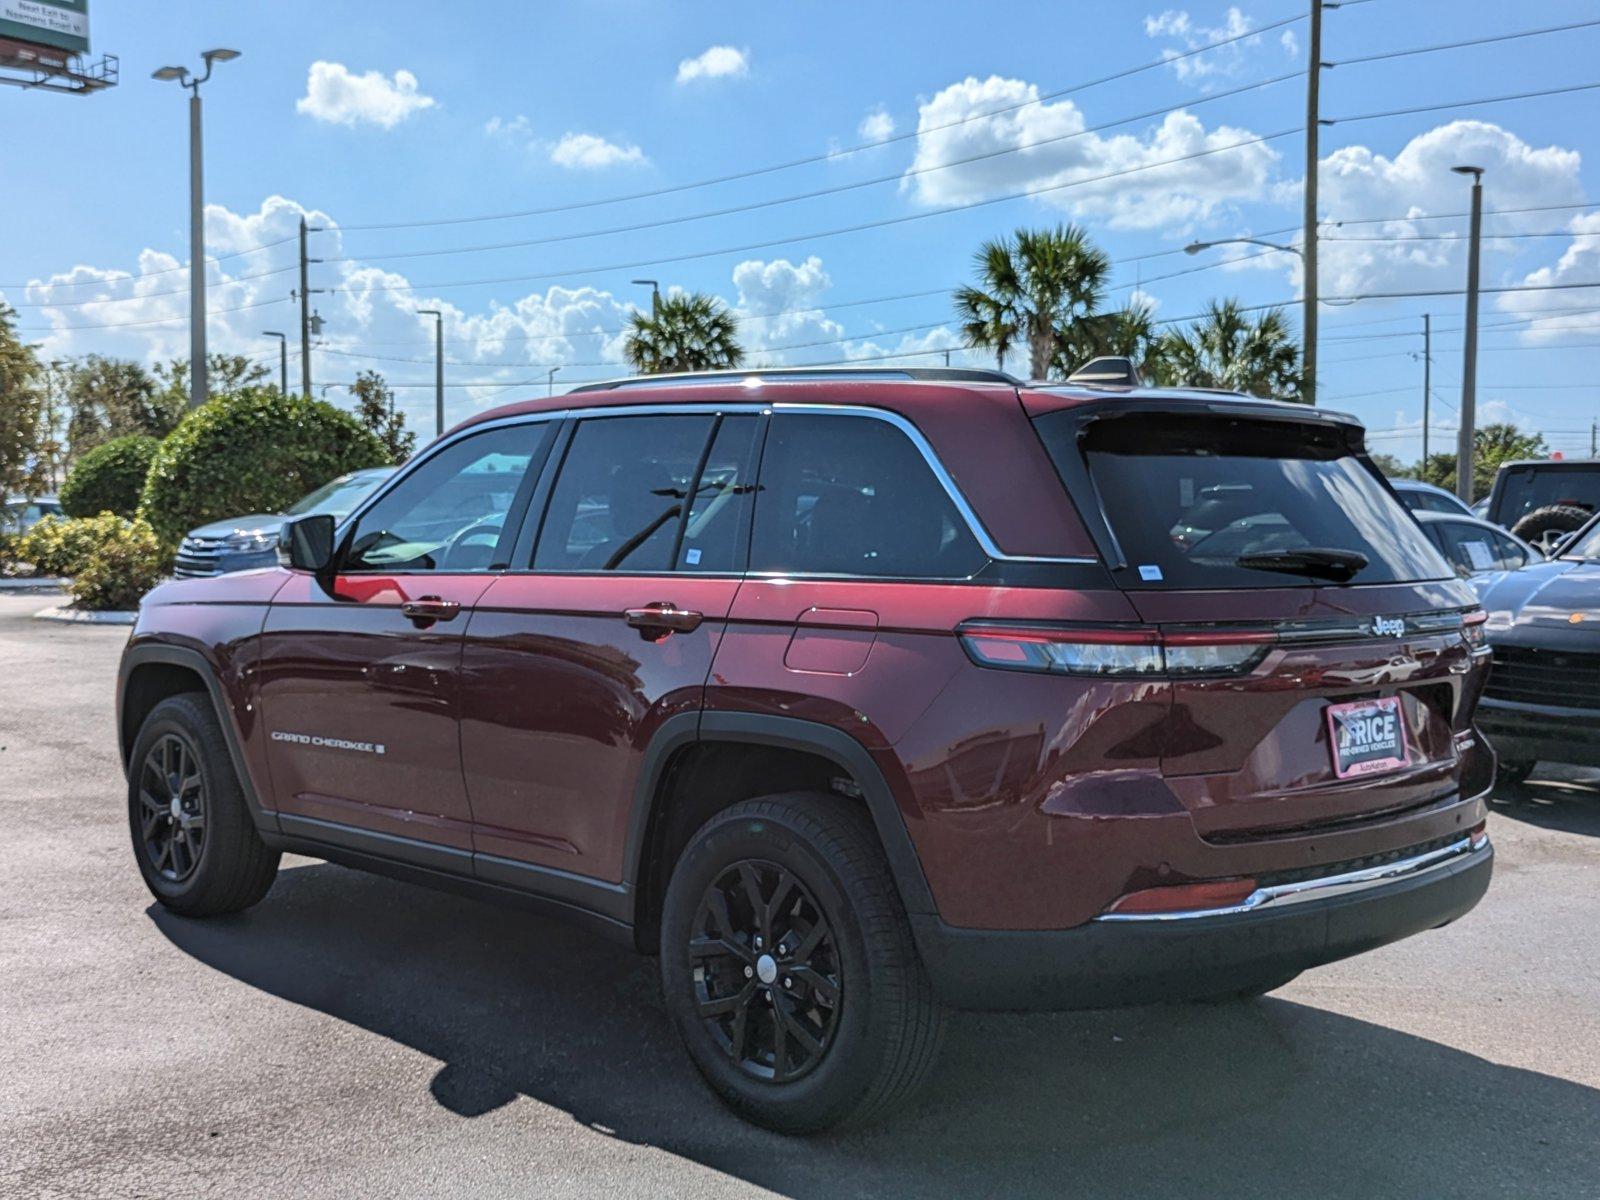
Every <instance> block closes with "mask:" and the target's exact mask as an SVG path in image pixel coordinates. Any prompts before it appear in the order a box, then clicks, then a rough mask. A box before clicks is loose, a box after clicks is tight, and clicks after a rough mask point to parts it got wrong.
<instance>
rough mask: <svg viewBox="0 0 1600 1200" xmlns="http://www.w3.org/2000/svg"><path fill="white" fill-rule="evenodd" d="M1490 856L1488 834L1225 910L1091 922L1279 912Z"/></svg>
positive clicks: (1285, 886) (1284, 888)
mask: <svg viewBox="0 0 1600 1200" xmlns="http://www.w3.org/2000/svg"><path fill="white" fill-rule="evenodd" d="M1488 853H1489V837H1488V835H1487V834H1484V835H1481V836H1480V837H1477V838H1473V837H1472V836H1470V835H1468V836H1466V837H1463V838H1461V839H1460V840H1459V841H1455V842H1451V843H1450V844H1449V845H1448V846H1441V847H1439V849H1437V850H1430V851H1428V853H1426V854H1418V855H1416V856H1414V857H1412V858H1402V859H1400V860H1399V861H1398V862H1392V863H1384V864H1383V865H1382V866H1377V867H1366V868H1363V869H1362V870H1359V871H1346V872H1345V873H1344V874H1342V875H1324V876H1322V877H1321V878H1319V879H1302V880H1300V881H1299V882H1297V883H1277V884H1271V885H1269V886H1267V887H1258V888H1257V889H1256V890H1255V891H1253V892H1251V893H1250V894H1249V895H1248V896H1246V897H1245V898H1244V899H1243V900H1241V901H1240V902H1239V903H1238V904H1234V905H1230V906H1228V907H1227V908H1196V909H1182V910H1179V911H1177V912H1157V913H1115V912H1109V913H1101V914H1100V915H1099V916H1098V917H1095V918H1094V919H1095V920H1096V921H1102V922H1105V923H1107V924H1113V923H1116V924H1121V923H1125V922H1130V921H1141V922H1148V921H1192V920H1195V919H1197V918H1200V917H1232V916H1240V915H1242V914H1245V913H1252V912H1260V911H1262V910H1263V909H1282V908H1287V907H1289V906H1291V905H1295V904H1308V903H1310V902H1312V901H1314V900H1328V899H1332V898H1333V897H1335V896H1348V895H1351V894H1354V893H1359V892H1366V891H1371V890H1372V889H1374V888H1380V887H1385V886H1387V885H1389V884H1393V883H1401V882H1406V881H1409V880H1413V879H1416V878H1418V877H1419V876H1423V875H1427V874H1429V873H1430V872H1433V871H1437V870H1440V869H1442V868H1444V867H1446V866H1452V865H1454V864H1456V863H1457V862H1460V861H1463V860H1468V859H1472V858H1475V857H1478V856H1482V855H1486V854H1488Z"/></svg>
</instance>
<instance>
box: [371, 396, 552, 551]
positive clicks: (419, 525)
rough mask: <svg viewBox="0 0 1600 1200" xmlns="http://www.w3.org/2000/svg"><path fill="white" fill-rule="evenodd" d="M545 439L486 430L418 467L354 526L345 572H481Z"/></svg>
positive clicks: (528, 432) (529, 430) (538, 430)
mask: <svg viewBox="0 0 1600 1200" xmlns="http://www.w3.org/2000/svg"><path fill="white" fill-rule="evenodd" d="M543 433H544V428H543V426H541V425H538V424H523V425H512V426H508V427H506V428H503V429H492V430H486V431H484V432H483V433H478V434H473V435H472V436H470V437H465V438H462V439H461V440H460V441H458V442H455V443H453V444H452V445H450V446H447V447H446V448H445V449H443V450H441V451H439V452H438V453H437V454H434V455H433V456H432V457H430V458H428V459H426V460H425V461H424V462H422V463H420V464H419V465H418V466H417V467H416V469H415V470H413V471H411V472H410V473H409V474H408V475H407V476H406V477H405V478H404V479H402V480H401V481H400V482H399V483H398V484H396V485H395V486H394V488H393V489H392V490H391V491H389V492H388V493H387V494H386V495H384V496H382V497H381V498H380V499H379V500H378V501H377V503H375V504H374V505H373V506H372V507H371V508H370V509H368V510H367V511H366V512H364V513H362V514H361V517H360V519H359V520H358V522H357V524H356V528H355V530H354V531H353V533H352V535H351V537H350V542H349V547H350V548H349V550H348V551H347V553H346V555H345V560H344V563H343V565H342V567H341V569H342V570H345V571H388V572H407V573H410V572H415V571H481V570H484V569H486V568H487V567H489V566H490V564H491V563H492V562H493V561H494V559H495V549H496V547H497V546H498V545H499V542H500V536H501V532H502V530H503V528H504V525H505V522H506V515H507V513H508V512H509V510H510V508H511V503H512V501H513V500H514V499H515V497H516V494H517V488H518V487H519V486H520V485H521V484H522V481H523V479H524V477H525V476H526V475H527V471H528V463H529V462H530V461H531V460H532V458H533V453H534V450H535V448H536V447H537V446H538V444H539V440H540V438H541V436H542V435H543Z"/></svg>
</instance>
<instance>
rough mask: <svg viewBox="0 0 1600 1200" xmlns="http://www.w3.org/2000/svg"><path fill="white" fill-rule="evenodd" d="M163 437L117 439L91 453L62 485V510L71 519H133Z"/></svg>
mask: <svg viewBox="0 0 1600 1200" xmlns="http://www.w3.org/2000/svg"><path fill="white" fill-rule="evenodd" d="M160 445H161V439H160V438H153V437H148V436H146V435H144V434H132V435H130V436H128V437H120V438H113V439H112V440H111V441H109V442H103V443H102V444H100V445H98V446H96V447H95V448H94V449H93V450H90V451H89V452H88V453H86V454H85V455H84V456H83V457H82V458H80V459H79V460H78V461H77V463H76V464H75V465H74V466H73V468H72V472H71V474H69V475H68V476H67V481H66V482H65V483H64V484H62V485H61V507H62V508H63V509H65V510H66V513H67V516H69V517H92V516H94V515H95V514H96V513H103V512H112V513H116V514H117V516H119V517H131V516H133V514H134V512H135V511H136V510H137V509H138V507H139V496H140V494H141V493H143V491H144V477H145V476H146V475H148V474H149V473H150V460H151V459H153V458H155V456H156V448H157V447H158V446H160Z"/></svg>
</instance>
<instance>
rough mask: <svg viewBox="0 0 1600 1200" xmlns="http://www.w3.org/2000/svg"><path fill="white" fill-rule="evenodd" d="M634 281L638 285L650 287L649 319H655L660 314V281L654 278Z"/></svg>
mask: <svg viewBox="0 0 1600 1200" xmlns="http://www.w3.org/2000/svg"><path fill="white" fill-rule="evenodd" d="M633 282H634V283H636V284H638V285H639V286H640V287H648V288H649V289H650V319H651V320H655V319H656V318H658V317H660V316H661V283H660V281H659V280H655V279H635V280H633Z"/></svg>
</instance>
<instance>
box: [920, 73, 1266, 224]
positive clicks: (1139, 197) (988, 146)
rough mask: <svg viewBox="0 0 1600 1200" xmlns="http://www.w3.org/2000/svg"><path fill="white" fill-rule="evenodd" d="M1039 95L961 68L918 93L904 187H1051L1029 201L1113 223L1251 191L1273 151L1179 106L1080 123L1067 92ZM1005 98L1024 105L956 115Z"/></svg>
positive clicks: (1175, 213) (929, 192)
mask: <svg viewBox="0 0 1600 1200" xmlns="http://www.w3.org/2000/svg"><path fill="white" fill-rule="evenodd" d="M1038 96H1039V89H1038V88H1037V87H1036V86H1034V85H1033V84H1031V83H1026V82H1024V81H1022V80H1020V79H1005V78H1002V77H1000V76H997V75H991V76H990V77H989V78H988V79H984V80H979V79H976V78H973V77H970V76H969V77H968V78H966V79H964V80H962V81H961V82H960V83H954V84H951V85H950V86H949V87H947V88H945V89H944V90H943V91H941V92H939V93H937V94H936V95H935V96H933V98H932V99H930V100H928V101H926V102H925V103H924V104H923V105H922V106H921V107H920V109H919V110H918V118H917V128H918V131H919V132H918V136H917V152H916V157H915V159H914V161H913V163H912V170H911V171H910V172H908V173H907V176H906V184H907V186H908V187H909V189H910V190H911V192H912V193H913V195H914V196H915V198H916V199H917V200H919V201H921V202H922V203H924V204H929V205H944V204H961V203H971V202H974V201H978V200H984V199H988V198H990V197H993V196H1001V195H1009V194H1014V193H1017V192H1024V191H1030V192H1031V191H1039V190H1041V189H1054V190H1049V191H1043V192H1042V194H1041V195H1040V196H1039V201H1040V202H1041V203H1043V204H1046V205H1050V206H1052V207H1054V208H1057V209H1062V210H1065V211H1068V212H1071V213H1074V214H1077V215H1081V216H1089V217H1095V218H1101V219H1104V220H1106V221H1107V222H1108V223H1109V224H1110V225H1111V226H1113V227H1115V228H1120V229H1151V228H1171V227H1173V226H1182V225H1186V224H1191V223H1193V222H1196V221H1199V220H1204V219H1207V218H1210V217H1212V216H1213V215H1215V214H1216V213H1217V211H1218V210H1219V209H1222V208H1223V207H1224V206H1226V205H1228V204H1229V203H1231V202H1234V201H1242V200H1247V199H1257V198H1259V197H1260V196H1261V195H1262V194H1263V192H1264V191H1265V190H1266V189H1267V186H1268V183H1269V181H1270V178H1271V174H1272V169H1273V166H1274V164H1275V162H1276V161H1277V158H1278V155H1277V153H1276V152H1275V151H1274V150H1273V149H1272V148H1271V147H1270V145H1268V144H1265V143H1261V142H1255V143H1254V144H1246V143H1250V142H1251V139H1253V138H1254V137H1255V136H1256V135H1255V134H1254V133H1252V132H1251V131H1250V130H1248V129H1238V128H1233V127H1230V126H1227V125H1217V126H1214V127H1212V128H1209V129H1208V128H1207V127H1206V126H1205V124H1204V123H1203V122H1202V121H1201V120H1200V119H1199V118H1198V117H1196V116H1194V115H1193V114H1192V113H1189V112H1186V111H1182V110H1179V111H1177V112H1171V113H1168V114H1167V115H1166V117H1165V118H1164V119H1163V120H1162V121H1161V123H1160V124H1158V125H1156V126H1154V127H1152V128H1150V129H1148V130H1146V131H1145V132H1143V133H1140V134H1118V135H1115V136H1102V135H1100V134H1097V133H1088V132H1085V129H1086V127H1087V122H1086V121H1085V120H1084V115H1083V112H1082V111H1081V110H1080V109H1079V108H1078V107H1077V105H1075V104H1074V103H1072V101H1070V100H1062V101H1058V102H1055V103H1044V104H1041V103H1037V100H1038ZM1016 105H1023V106H1024V107H1012V108H1011V111H1008V112H1004V113H1001V114H1000V115H998V116H994V117H991V118H989V119H987V120H968V119H967V118H970V117H972V116H974V115H976V114H982V113H990V112H994V111H995V110H996V109H1000V108H1008V107H1011V106H1016ZM963 121H965V123H958V122H963ZM1234 147H1237V148H1234ZM1000 151H1009V153H998V152H1000ZM984 156H991V157H984ZM970 159H977V160H978V161H967V160H970ZM1179 160H1182V161H1179ZM952 164H954V165H952ZM936 168H937V169H936Z"/></svg>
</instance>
